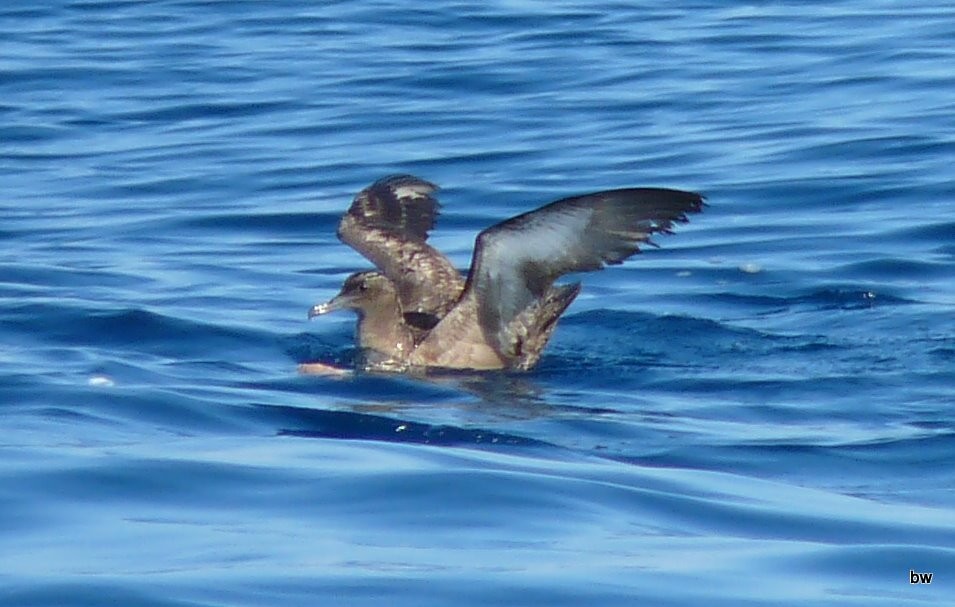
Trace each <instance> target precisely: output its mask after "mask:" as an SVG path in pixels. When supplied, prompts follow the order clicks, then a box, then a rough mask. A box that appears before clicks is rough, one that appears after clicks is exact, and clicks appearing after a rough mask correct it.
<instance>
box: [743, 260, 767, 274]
mask: <svg viewBox="0 0 955 607" xmlns="http://www.w3.org/2000/svg"><path fill="white" fill-rule="evenodd" d="M739 270H740V272H745V273H747V274H759V273H760V272H762V271H763V266H761V265H759V264H758V263H744V264H743V265H741V266H740V267H739Z"/></svg>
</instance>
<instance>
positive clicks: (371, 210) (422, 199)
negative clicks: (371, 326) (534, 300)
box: [338, 175, 464, 317]
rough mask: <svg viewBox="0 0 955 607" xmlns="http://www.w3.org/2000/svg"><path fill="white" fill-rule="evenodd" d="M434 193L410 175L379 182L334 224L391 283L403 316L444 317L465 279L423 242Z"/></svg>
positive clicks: (433, 207)
mask: <svg viewBox="0 0 955 607" xmlns="http://www.w3.org/2000/svg"><path fill="white" fill-rule="evenodd" d="M437 189H438V188H437V186H436V185H434V184H432V183H429V182H427V181H424V180H423V179H419V178H417V177H414V176H411V175H392V176H390V177H385V178H383V179H379V180H378V181H376V182H375V183H373V184H371V185H370V186H368V187H367V188H365V189H364V190H362V191H361V192H359V193H358V195H357V196H356V197H355V200H354V201H353V202H352V205H351V207H350V208H349V209H348V211H347V212H346V213H345V215H344V216H343V217H342V220H341V222H339V224H338V237H339V238H340V239H341V240H342V242H344V243H346V244H347V245H349V246H351V247H352V248H353V249H355V250H356V251H358V252H359V253H361V254H362V255H364V256H365V257H366V258H367V259H368V260H370V261H371V262H372V263H373V264H375V266H377V267H378V269H379V270H380V271H381V272H382V274H384V275H385V276H387V277H388V278H389V279H390V280H391V281H392V282H393V283H394V284H395V287H396V288H397V290H398V297H399V299H400V301H401V306H402V310H403V311H404V312H405V313H422V314H430V315H434V316H437V317H442V316H444V314H445V313H447V311H448V310H449V309H450V308H451V306H452V305H453V304H454V302H455V301H456V300H457V299H458V296H459V295H460V294H461V290H462V288H463V287H464V281H463V279H462V278H461V274H460V273H459V272H458V271H457V270H456V269H455V268H454V266H453V265H452V264H451V262H450V261H449V260H448V258H447V257H445V256H444V255H442V254H441V253H439V252H438V251H437V250H436V249H434V248H433V247H432V246H431V245H429V244H428V243H427V242H426V241H427V239H428V232H429V231H430V230H431V228H433V227H434V224H435V221H436V219H437V217H438V209H439V208H440V205H439V204H438V201H437V199H436V198H435V197H434V196H433V194H434V192H435V191H436V190H437Z"/></svg>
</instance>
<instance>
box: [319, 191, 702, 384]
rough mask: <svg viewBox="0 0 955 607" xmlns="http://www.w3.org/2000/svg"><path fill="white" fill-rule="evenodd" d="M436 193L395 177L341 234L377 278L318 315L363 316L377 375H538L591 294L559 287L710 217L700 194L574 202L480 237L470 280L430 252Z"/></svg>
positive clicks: (361, 334)
mask: <svg viewBox="0 0 955 607" xmlns="http://www.w3.org/2000/svg"><path fill="white" fill-rule="evenodd" d="M437 189H438V188H437V186H435V185H434V184H432V183H429V182H427V181H425V180H423V179H419V178H418V177H414V176H411V175H393V176H390V177H385V178H383V179H380V180H378V181H376V182H375V183H373V184H371V185H370V186H368V187H367V188H365V189H364V190H362V191H361V192H359V193H358V195H357V196H356V197H355V199H354V201H353V202H352V205H351V207H350V208H349V209H348V211H347V212H346V213H345V215H344V216H343V217H342V219H341V222H340V223H339V225H338V237H339V238H340V239H341V240H342V241H343V242H344V243H346V244H348V245H349V246H351V247H352V248H354V249H355V250H356V251H358V252H359V253H361V254H362V255H363V256H365V257H366V258H367V259H369V260H370V261H371V262H372V263H373V264H374V265H375V266H376V267H377V271H365V272H358V273H355V274H352V275H351V276H349V277H348V278H347V279H346V280H345V284H344V285H343V286H342V289H341V292H339V293H338V295H336V296H335V297H334V298H333V299H332V300H331V301H329V302H327V303H323V304H319V305H316V306H313V307H312V308H311V309H310V310H309V313H308V316H309V318H313V317H315V316H318V315H321V314H325V313H327V312H331V311H333V310H338V309H343V308H350V309H353V310H355V311H356V312H357V313H358V327H357V341H358V345H359V347H360V348H361V349H362V351H363V353H364V355H365V365H366V366H367V367H368V368H371V369H383V370H398V371H405V370H409V369H413V368H427V367H441V368H446V369H476V370H486V369H513V370H527V369H530V368H531V367H533V366H534V365H536V364H537V362H538V360H540V356H541V353H542V352H543V350H544V346H546V345H547V342H548V340H549V339H550V337H551V335H552V334H553V331H554V328H555V327H556V325H557V320H558V319H559V318H560V316H561V314H563V313H564V311H565V310H566V309H567V307H568V306H569V305H570V304H571V302H573V301H574V298H575V297H577V294H578V293H580V283H573V284H569V285H557V284H555V281H556V280H557V278H559V277H560V276H562V275H564V274H568V273H571V272H589V271H594V270H600V269H602V268H603V267H605V266H606V265H612V264H619V263H622V262H623V261H624V260H625V259H627V258H628V257H630V256H631V255H633V254H635V253H637V252H639V250H640V248H639V247H640V245H651V246H655V245H654V243H653V242H652V241H651V240H650V236H651V235H653V234H655V233H664V234H668V233H670V231H671V228H672V227H673V224H674V223H677V222H686V221H687V213H698V212H699V211H701V210H702V208H703V197H702V196H700V195H699V194H697V193H695V192H686V191H682V190H671V189H664V188H624V189H617V190H606V191H602V192H595V193H592V194H585V195H582V196H574V197H571V198H563V199H561V200H557V201H555V202H552V203H550V204H548V205H545V206H543V207H541V208H539V209H537V210H534V211H530V212H528V213H524V214H522V215H518V216H516V217H512V218H511V219H508V220H506V221H503V222H501V223H498V224H496V225H494V226H491V227H490V228H488V229H486V230H484V231H483V232H481V233H480V234H479V235H478V237H477V240H476V241H475V247H474V254H473V257H472V261H471V270H470V272H468V274H467V278H466V279H465V278H464V277H462V275H461V273H460V272H458V270H456V269H455V268H454V266H453V265H452V264H451V262H450V261H449V260H448V258H447V257H445V256H444V255H443V254H441V253H440V252H438V251H437V250H436V249H435V248H433V247H432V246H431V245H429V244H428V243H427V239H428V233H429V232H430V230H431V229H432V228H433V227H434V224H435V221H436V219H437V216H438V211H439V206H440V205H439V204H438V201H437V199H436V198H435V196H434V193H435V191H436V190H437Z"/></svg>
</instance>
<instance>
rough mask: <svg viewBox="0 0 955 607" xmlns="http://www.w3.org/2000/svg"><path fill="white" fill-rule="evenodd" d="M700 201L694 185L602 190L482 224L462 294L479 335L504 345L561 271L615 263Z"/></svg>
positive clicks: (694, 209) (664, 230) (693, 209)
mask: <svg viewBox="0 0 955 607" xmlns="http://www.w3.org/2000/svg"><path fill="white" fill-rule="evenodd" d="M702 208H703V197H702V196H700V195H699V194H696V193H694V192H684V191H681V190H668V189H662V188H628V189H621V190H608V191H605V192H597V193H594V194H587V195H585V196H577V197H573V198H565V199H562V200H558V201H556V202H552V203H550V204H548V205H546V206H543V207H541V208H539V209H537V210H535V211H531V212H529V213H525V214H523V215H518V216H517V217H514V218H512V219H508V220H507V221H504V222H501V223H499V224H497V225H495V226H492V227H490V228H488V229H487V230H484V231H483V232H481V234H480V235H478V238H477V244H476V246H475V249H474V259H473V261H472V263H471V272H470V274H469V275H468V280H467V286H466V290H465V296H467V297H474V298H475V299H476V301H477V308H478V319H479V322H480V323H481V327H482V329H483V331H484V334H485V336H486V337H487V339H488V340H489V341H490V342H491V344H492V345H493V346H494V347H495V348H496V349H497V350H498V351H499V352H500V351H502V348H505V349H506V342H507V341H508V336H507V331H508V326H509V325H510V323H511V321H512V320H513V319H514V318H515V317H516V316H517V315H518V314H520V313H521V312H522V311H523V310H524V309H525V308H527V306H528V305H530V304H531V303H533V302H534V301H536V300H537V299H538V298H540V297H542V296H543V295H544V293H545V292H546V291H547V289H548V288H549V287H550V286H551V285H552V284H553V283H554V281H555V280H556V279H557V278H558V277H559V276H561V275H563V274H567V273H569V272H587V271H592V270H599V269H601V268H603V267H604V266H605V265H608V264H618V263H621V262H622V261H623V260H624V259H626V258H627V257H630V256H631V255H633V254H634V253H637V252H638V251H639V250H640V248H639V247H640V245H641V244H649V245H652V244H653V243H652V242H651V241H650V236H651V235H652V234H655V233H658V232H662V233H669V232H670V230H671V228H672V226H673V224H674V223H676V222H685V221H687V217H686V215H687V213H697V212H699V211H700V210H702Z"/></svg>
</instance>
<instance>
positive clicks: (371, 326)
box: [358, 297, 414, 361]
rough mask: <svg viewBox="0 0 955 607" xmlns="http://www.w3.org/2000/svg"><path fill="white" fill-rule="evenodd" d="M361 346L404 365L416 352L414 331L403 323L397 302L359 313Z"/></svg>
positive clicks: (370, 307)
mask: <svg viewBox="0 0 955 607" xmlns="http://www.w3.org/2000/svg"><path fill="white" fill-rule="evenodd" d="M358 344H359V346H360V347H361V348H362V349H363V350H373V351H375V352H377V353H378V354H381V355H384V356H386V357H387V358H389V359H394V360H398V361H403V360H405V359H407V358H408V356H409V355H410V354H411V351H412V349H413V348H414V339H413V338H412V335H411V329H410V328H409V327H408V325H407V324H406V323H405V321H404V317H403V316H402V313H401V307H400V306H399V304H398V300H397V298H393V297H392V298H388V299H387V300H385V301H378V302H375V305H373V306H368V307H367V308H365V309H362V310H360V311H359V314H358Z"/></svg>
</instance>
